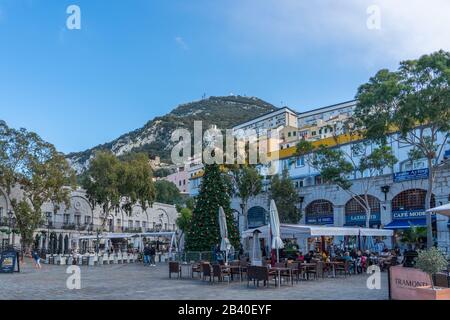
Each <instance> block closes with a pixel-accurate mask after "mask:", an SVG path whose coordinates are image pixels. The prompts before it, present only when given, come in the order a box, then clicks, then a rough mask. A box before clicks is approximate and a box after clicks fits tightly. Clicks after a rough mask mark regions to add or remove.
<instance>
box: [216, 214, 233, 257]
mask: <svg viewBox="0 0 450 320" xmlns="http://www.w3.org/2000/svg"><path fill="white" fill-rule="evenodd" d="M219 226H220V237H221V238H222V240H221V241H220V250H221V251H225V262H227V259H228V251H229V250H230V249H231V243H230V240H229V239H228V229H227V217H226V216H225V211H224V210H223V208H222V207H219Z"/></svg>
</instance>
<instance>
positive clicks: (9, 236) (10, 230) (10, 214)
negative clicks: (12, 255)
mask: <svg viewBox="0 0 450 320" xmlns="http://www.w3.org/2000/svg"><path fill="white" fill-rule="evenodd" d="M13 215H14V214H13V212H12V211H11V210H9V211H8V218H9V235H8V244H9V245H10V246H11V247H14V243H12V242H13V241H12V233H13V230H12V219H13Z"/></svg>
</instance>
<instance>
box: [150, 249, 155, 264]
mask: <svg viewBox="0 0 450 320" xmlns="http://www.w3.org/2000/svg"><path fill="white" fill-rule="evenodd" d="M155 255H156V250H155V247H154V246H152V247H151V248H150V265H151V266H152V267H156V263H155Z"/></svg>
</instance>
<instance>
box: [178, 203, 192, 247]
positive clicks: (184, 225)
mask: <svg viewBox="0 0 450 320" xmlns="http://www.w3.org/2000/svg"><path fill="white" fill-rule="evenodd" d="M179 212H180V215H179V216H178V218H177V220H176V224H177V226H178V228H179V229H180V230H181V234H180V239H181V238H182V237H183V235H184V234H185V233H187V232H188V230H189V228H190V226H191V223H192V211H191V210H190V209H189V208H181V210H180V211H179Z"/></svg>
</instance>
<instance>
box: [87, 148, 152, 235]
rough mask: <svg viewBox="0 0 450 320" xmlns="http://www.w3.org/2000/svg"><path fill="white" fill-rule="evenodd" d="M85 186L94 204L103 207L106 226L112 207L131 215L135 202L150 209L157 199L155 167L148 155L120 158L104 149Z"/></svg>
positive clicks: (93, 161) (89, 172) (96, 156)
mask: <svg viewBox="0 0 450 320" xmlns="http://www.w3.org/2000/svg"><path fill="white" fill-rule="evenodd" d="M82 185H83V187H84V188H85V189H86V194H87V196H88V198H89V200H90V201H91V203H92V205H93V206H95V205H99V206H101V208H102V211H103V221H102V228H103V227H104V226H105V224H106V221H107V219H108V215H109V213H110V212H111V211H112V210H118V209H120V208H122V209H123V210H124V211H125V213H126V214H128V215H130V214H131V212H132V207H133V206H134V205H136V204H139V205H141V206H142V208H143V209H144V210H146V209H147V208H148V206H151V205H152V203H153V201H154V199H155V186H154V184H153V176H152V170H151V168H150V165H149V164H148V157H147V156H146V155H144V154H135V155H133V157H131V158H129V159H127V160H126V161H120V160H119V159H117V157H116V156H115V155H114V154H112V153H111V152H103V151H100V152H98V153H97V154H96V155H95V158H94V159H93V160H92V162H91V164H90V167H89V169H88V170H87V171H86V174H85V175H84V178H83V182H82Z"/></svg>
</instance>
